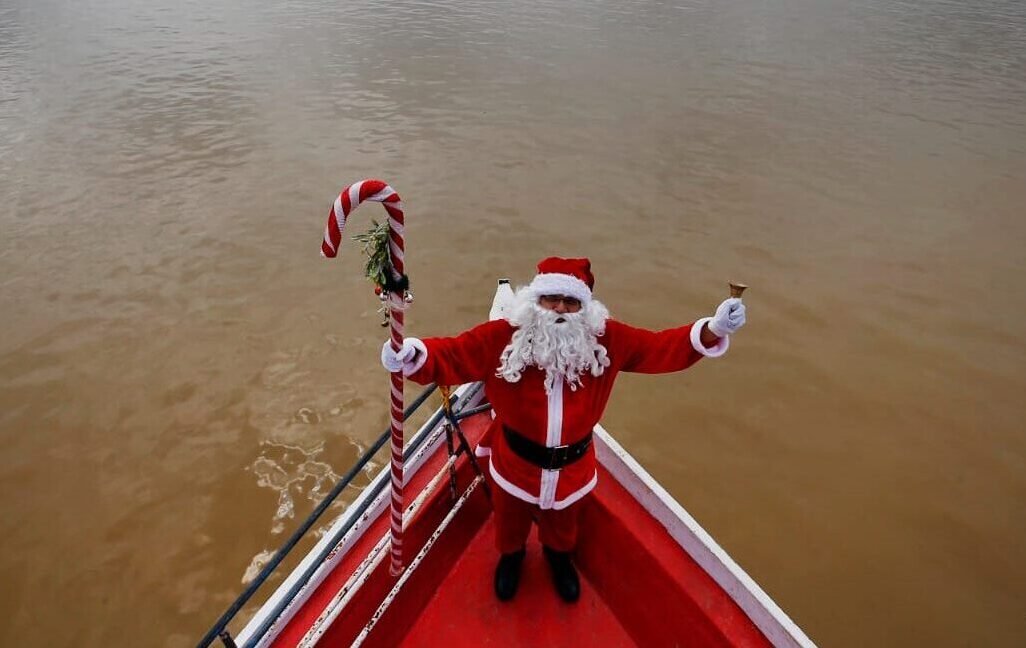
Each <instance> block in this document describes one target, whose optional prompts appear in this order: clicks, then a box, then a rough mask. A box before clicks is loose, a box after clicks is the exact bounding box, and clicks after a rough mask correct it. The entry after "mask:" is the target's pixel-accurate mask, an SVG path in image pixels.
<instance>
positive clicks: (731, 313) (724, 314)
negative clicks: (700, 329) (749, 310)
mask: <svg viewBox="0 0 1026 648" xmlns="http://www.w3.org/2000/svg"><path fill="white" fill-rule="evenodd" d="M744 325H745V305H744V304H742V303H741V300H740V299H739V298H737V297H731V298H730V299H727V300H725V301H724V302H723V303H722V304H720V305H719V306H718V307H717V308H716V314H715V315H713V316H712V319H711V320H709V330H710V331H712V334H713V335H715V336H716V337H727V336H728V335H732V334H734V333H736V332H737V330H738V329H739V328H741V327H742V326H744Z"/></svg>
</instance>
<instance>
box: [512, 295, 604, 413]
mask: <svg viewBox="0 0 1026 648" xmlns="http://www.w3.org/2000/svg"><path fill="white" fill-rule="evenodd" d="M607 319H609V311H608V310H606V307H605V306H603V305H602V304H601V303H600V302H598V301H595V300H594V299H593V300H591V302H589V303H587V304H582V305H581V310H579V311H577V312H576V313H557V312H555V311H551V310H548V309H546V308H542V307H541V306H539V305H538V296H537V295H535V294H534V293H533V292H531V291H529V290H527V289H526V288H521V289H520V290H519V291H517V297H516V302H515V303H514V305H513V312H512V314H511V315H510V318H509V322H510V324H512V325H513V326H515V327H516V329H517V330H516V331H514V333H513V338H512V339H511V340H510V343H509V344H508V345H507V346H506V348H505V349H503V350H502V355H501V356H500V362H499V367H498V372H497V373H496V375H497V376H499V377H500V378H504V379H505V380H507V381H508V382H511V383H515V382H518V381H519V380H520V378H521V376H522V375H523V372H524V369H526V368H527V367H529V366H532V365H533V366H535V367H538V368H539V369H543V370H544V371H545V392H546V393H549V394H551V393H552V390H553V389H555V388H556V386H557V385H558V384H559V380H560V379H561V378H562V379H564V380H566V383H567V385H569V386H570V389H571V390H575V391H576V389H577V388H578V387H580V386H581V376H582V375H583V374H584V372H588V373H590V374H591V375H592V376H595V377H598V376H601V375H602V372H603V371H605V369H606V367H608V366H609V354H608V353H607V352H606V348H605V347H604V346H602V345H601V344H599V342H598V338H599V337H601V336H602V335H604V334H605V332H606V320H607Z"/></svg>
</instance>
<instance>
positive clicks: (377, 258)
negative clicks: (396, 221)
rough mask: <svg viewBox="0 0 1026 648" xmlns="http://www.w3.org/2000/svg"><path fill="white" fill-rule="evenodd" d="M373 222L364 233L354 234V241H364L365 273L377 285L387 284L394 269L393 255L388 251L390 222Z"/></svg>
mask: <svg viewBox="0 0 1026 648" xmlns="http://www.w3.org/2000/svg"><path fill="white" fill-rule="evenodd" d="M371 222H372V223H373V224H372V226H371V228H370V229H369V230H367V231H366V232H364V233H363V234H356V235H355V236H353V240H354V241H358V242H360V243H363V253H364V254H366V255H367V263H366V265H365V266H364V274H365V275H366V276H367V278H368V279H370V280H371V281H373V282H374V284H375V285H377V286H383V285H385V282H386V280H387V279H386V278H387V276H388V275H387V274H386V273H388V272H390V271H391V269H392V257H391V255H390V254H389V252H388V223H378V222H377V221H371Z"/></svg>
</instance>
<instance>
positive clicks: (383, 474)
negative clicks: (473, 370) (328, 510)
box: [235, 383, 484, 648]
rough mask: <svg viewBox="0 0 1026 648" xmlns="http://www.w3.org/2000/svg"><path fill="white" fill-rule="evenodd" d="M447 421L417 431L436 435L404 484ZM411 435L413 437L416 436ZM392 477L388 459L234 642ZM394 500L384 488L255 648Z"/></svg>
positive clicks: (438, 441)
mask: <svg viewBox="0 0 1026 648" xmlns="http://www.w3.org/2000/svg"><path fill="white" fill-rule="evenodd" d="M472 386H473V383H468V384H466V385H461V386H460V387H459V388H457V389H456V390H455V393H456V395H457V396H458V398H462V397H463V395H464V394H466V392H467V391H469V390H470V388H471V387H472ZM483 400H484V390H483V389H479V390H478V391H477V393H476V394H474V395H473V397H472V398H471V399H470V400H469V401H468V402H467V404H466V405H465V407H467V408H471V407H475V406H477V405H478V404H480V403H481V402H482V401H483ZM444 424H445V419H444V418H441V419H439V422H438V424H437V425H436V426H435V427H434V428H432V429H430V430H429V429H427V424H425V425H424V426H423V427H421V428H420V430H418V431H417V433H416V435H414V437H416V436H419V435H422V434H425V435H434V436H433V438H431V439H430V440H429V441H427V442H425V443H424V444H423V445H421V447H420V448H418V450H417V452H416V453H415V454H414V456H412V457H410V460H409V461H408V462H406V466H405V469H404V471H403V472H404V483H408V482H409V480H410V479H412V478H413V476H414V475H416V474H417V471H419V470H420V467H421V466H422V465H423V464H424V462H425V461H426V460H427V458H428V457H430V456H431V455H432V454H433V453H434V452H435V451H436V450H437V449H438V448H439V447H441V445H442V442H443V437H442V435H441V434H440V432H441V429H442V426H443V425H444ZM414 437H411V440H412V439H413V438H414ZM390 480H391V468H390V465H389V463H388V462H387V461H386V462H384V464H383V465H382V467H381V470H380V471H379V472H378V474H377V476H375V478H374V479H373V480H372V481H371V483H370V484H369V485H368V486H367V487H366V488H364V489H363V491H362V492H361V493H360V495H359V496H357V498H356V499H355V500H354V501H353V503H352V504H350V505H349V506H348V507H346V510H345V511H343V512H342V514H341V515H340V516H339V517H338V519H337V520H335V522H334V523H333V524H332V525H331V528H330V529H329V530H328V531H327V532H326V533H325V534H324V535H323V536H321V539H320V540H318V541H317V544H316V545H314V547H313V548H312V549H311V550H310V551H309V552H308V553H307V555H306V556H304V557H303V560H302V561H301V562H300V563H299V565H298V566H296V568H295V569H293V570H292V572H291V573H289V575H288V576H287V577H286V578H285V580H284V581H283V582H282V584H281V585H279V586H278V588H277V589H276V590H275V591H274V593H273V594H271V596H270V597H269V598H268V599H267V601H266V602H265V603H264V604H263V605H262V606H260V609H259V610H257V612H256V614H254V615H253V618H251V619H250V620H249V622H248V623H247V624H246V626H245V627H244V628H243V629H242V631H241V632H239V634H238V635H237V636H236V639H235V642H236V643H237V644H238V645H240V646H244V645H246V644H247V643H248V642H249V640H250V637H251V636H252V635H253V634H254V633H255V632H256V631H257V629H258V628H259V627H260V626H261V625H262V624H263V622H264V621H265V620H266V618H267V616H268V615H270V614H271V612H272V611H273V610H274V608H275V607H276V606H277V605H278V604H279V602H280V601H281V600H282V599H283V598H284V597H285V596H286V595H287V594H288V591H289V590H290V589H291V588H292V586H293V585H294V584H295V582H296V581H297V580H298V579H299V576H300V575H301V574H302V573H303V572H304V571H306V569H307V568H308V567H309V566H310V565H311V564H313V561H314V560H315V558H316V557H317V555H318V554H320V552H321V551H323V550H324V549H325V548H326V547H327V546H328V545H329V544H330V542H331V538H332V537H333V536H334V535H335V534H336V533H337V532H338V531H339V530H340V529H341V528H342V527H344V526H345V525H346V524H348V523H349V520H351V519H352V518H353V517H354V516H355V513H356V510H357V508H359V505H361V504H362V503H363V502H364V501H366V500H367V499H368V498H369V497H370V494H371V493H372V492H373V491H374V489H375V487H376V486H377V484H378V482H388V481H390ZM390 501H391V495H390V491H389V489H388V488H387V487H386V488H383V489H382V491H381V493H380V494H379V495H378V497H377V498H375V499H374V501H373V502H372V503H371V505H370V506H369V507H368V508H367V510H366V511H365V512H364V514H363V516H361V517H360V519H359V520H358V521H357V522H356V523H354V525H353V528H352V529H350V530H349V532H348V533H347V534H346V535H345V536H343V537H342V539H341V540H340V541H339V543H338V545H337V546H336V547H335V548H334V549H333V550H332V552H331V553H329V554H328V557H327V558H325V559H324V561H323V562H322V563H321V564H320V565H319V566H318V567H317V570H316V571H315V572H314V573H313V575H312V576H311V577H310V580H309V581H308V582H307V584H306V585H305V586H304V587H303V588H302V589H301V590H300V591H299V592H298V593H297V594H296V596H295V597H294V598H293V599H292V600H291V601H290V602H289V604H288V606H287V607H286V608H285V610H283V611H282V613H281V616H279V617H278V619H277V620H275V623H274V625H272V626H271V628H270V629H269V630H268V631H267V633H266V634H265V635H264V636H263V638H262V639H261V641H260V642H258V643H257V644H256V645H255V646H254V647H253V648H265V647H266V646H268V645H270V643H271V642H273V641H274V639H275V638H276V637H277V636H278V633H279V632H280V631H281V629H282V627H284V625H285V624H286V623H287V622H288V621H289V620H290V619H291V618H292V616H293V615H294V614H295V613H296V611H298V610H299V608H301V607H302V605H303V603H305V602H306V600H307V599H308V598H309V597H310V595H311V594H312V593H313V592H314V591H316V589H317V587H318V586H319V585H320V584H321V583H322V582H323V581H324V579H325V578H326V577H327V575H328V574H329V573H331V571H332V570H333V569H334V568H335V567H336V566H337V565H338V563H339V562H340V561H341V560H342V557H343V556H345V555H346V553H347V552H348V551H349V549H350V548H351V547H352V546H353V544H355V543H356V541H357V540H359V539H360V538H361V537H362V536H363V534H364V532H365V531H366V530H367V528H368V527H369V526H370V523H371V522H373V521H374V520H375V519H377V517H378V516H379V515H381V513H382V511H384V510H385V508H386V507H387V506H388V504H389V503H390Z"/></svg>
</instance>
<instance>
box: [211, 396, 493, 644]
mask: <svg viewBox="0 0 1026 648" xmlns="http://www.w3.org/2000/svg"><path fill="white" fill-rule="evenodd" d="M482 386H483V385H482V384H481V383H477V384H475V385H473V386H472V387H471V388H470V389H469V390H468V391H467V393H466V394H464V403H466V402H468V401H469V400H470V399H472V398H473V397H474V396H475V395H476V393H477V392H478V391H479V390H480V389H481V387H482ZM435 388H436V386H435V385H434V384H432V385H428V387H427V388H426V389H425V390H424V391H423V392H421V394H420V395H419V396H417V398H416V399H415V400H414V401H413V402H412V403H410V405H409V406H408V407H407V408H406V410H405V411H404V413H403V418H404V419H408V418H409V417H410V415H411V414H413V413H414V412H415V411H417V409H418V408H419V407H420V406H421V405H422V404H423V403H424V401H426V400H427V399H428V397H429V396H430V395H431V394H432V392H434V390H435ZM457 400H458V397H457V396H456V395H455V394H454V395H453V396H452V397H451V400H450V403H453V404H454V403H456V401H457ZM490 407H491V406H490V405H483V406H479V407H475V408H473V409H470V410H466V411H460V412H457V413H456V417H457V418H458V419H463V418H466V417H468V416H472V415H474V414H478V413H480V412H484V411H487V410H488V409H490ZM454 412H455V408H454ZM443 416H444V412H443V411H442V409H439V410H438V411H436V412H435V413H434V414H433V415H432V416H431V418H430V419H428V421H427V422H426V423H425V424H424V425H423V426H422V428H421V429H424V430H425V431H428V432H429V431H430V430H432V429H433V428H434V427H435V426H436V425H437V424H438V422H439V421H441V419H442V417H443ZM390 435H391V429H386V430H385V431H384V433H382V434H381V436H379V437H378V439H377V440H376V441H375V442H374V445H372V446H371V447H369V448H368V449H367V450H366V452H364V453H363V455H361V456H360V458H359V459H357V461H356V463H355V464H353V466H352V467H351V468H350V469H349V470H348V471H347V472H346V474H345V475H343V476H342V477H340V478H339V480H338V482H337V483H336V484H335V486H334V487H333V488H332V489H331V491H330V492H329V493H328V494H327V495H325V497H324V499H323V500H321V503H320V504H318V505H317V508H315V509H314V510H313V512H312V513H310V516H309V517H307V518H306V520H305V521H304V522H303V524H301V525H300V526H299V528H298V529H296V531H295V533H293V534H292V536H291V537H290V538H289V539H288V540H287V541H286V542H285V544H284V545H282V547H281V548H280V549H279V550H278V551H277V552H276V553H275V554H274V557H272V558H271V560H270V561H269V562H268V563H267V564H266V565H265V566H264V568H263V569H262V570H261V571H260V573H259V574H258V575H257V577H256V578H254V579H253V581H252V582H251V583H250V584H249V585H248V586H247V587H246V589H245V591H243V592H242V594H240V595H239V597H238V598H237V599H235V602H234V603H232V604H231V605H230V606H229V607H228V609H227V610H226V611H225V613H224V614H222V615H221V617H220V618H219V619H218V620H217V622H216V623H215V624H214V626H213V627H212V628H210V630H209V631H208V632H207V634H206V635H204V636H203V638H202V639H201V640H200V642H199V644H197V648H207V647H208V646H210V644H211V643H213V642H214V641H215V640H216V639H218V638H220V639H221V641H222V643H223V644H224V645H225V646H226V648H235V642H234V640H233V639H232V637H231V633H230V632H228V630H227V627H228V624H229V623H230V622H231V621H232V619H234V618H235V615H236V614H238V613H239V610H241V609H242V606H244V605H245V604H246V603H247V602H248V601H249V599H250V598H252V597H253V595H254V594H255V593H256V591H257V590H258V589H259V588H260V586H261V585H263V583H264V582H265V581H266V580H267V579H268V578H269V577H270V576H271V574H273V573H274V571H275V569H277V568H278V565H280V564H281V562H282V561H283V560H284V559H285V557H286V556H288V554H289V552H290V551H292V549H293V548H294V547H295V546H296V545H297V544H298V543H299V541H300V540H301V539H302V538H303V536H304V535H305V534H306V533H307V531H309V530H310V529H311V528H312V527H313V525H314V524H316V523H317V520H318V519H320V517H321V515H323V514H324V512H325V511H326V510H327V509H328V507H329V506H331V504H332V503H333V502H334V501H335V499H336V498H337V497H338V496H339V495H340V494H341V493H342V491H343V490H345V489H346V487H347V486H349V484H350V483H351V482H352V481H353V479H354V478H355V477H356V476H357V475H358V474H360V472H361V471H362V470H363V469H364V467H366V465H367V464H368V463H370V460H371V459H373V457H374V455H375V454H377V452H378V451H379V450H381V448H382V447H384V445H385V444H386V443H387V442H388V440H389V437H390ZM427 437H428V434H422V435H417V436H415V437H414V438H413V439H411V441H410V443H409V444H407V446H406V447H405V448H404V449H403V459H404V460H408V459H409V458H410V457H411V456H412V455H413V453H414V452H416V451H417V449H418V448H419V447H420V445H421V444H423V443H424V441H425V440H426V438H427ZM388 483H389V480H387V479H385V480H381V481H380V482H378V483H377V484H376V485H375V486H374V488H373V491H372V492H371V493H369V494H368V495H367V496H366V497H364V498H363V499H362V501H361V503H360V505H359V507H358V509H357V510H355V511H353V512H351V513H350V515H349V516H348V517H349V521H348V523H347V524H346V525H344V526H343V527H342V528H340V529H338V531H336V533H335V534H334V535H333V536H332V538H331V541H330V542H328V543H326V544H325V545H324V548H323V549H322V551H321V552H320V553H319V555H318V556H317V558H316V559H315V560H314V561H313V562H311V563H310V564H309V565H308V566H307V568H306V569H305V570H304V571H303V573H302V574H301V576H300V577H299V579H298V580H297V581H296V582H295V583H293V585H292V587H291V588H290V589H289V591H288V593H287V594H286V595H285V596H284V597H282V599H281V600H280V601H278V603H277V604H276V605H275V608H274V610H272V612H271V613H270V614H268V615H267V616H266V618H265V619H264V621H263V623H262V624H261V625H260V627H259V628H258V629H257V631H256V632H255V633H254V634H253V636H252V637H251V638H250V640H249V641H248V642H247V646H252V645H255V643H256V642H258V641H260V639H261V638H262V637H263V636H264V634H266V633H267V631H268V630H269V629H270V627H271V625H272V624H273V623H274V621H275V620H276V619H277V618H278V617H279V616H280V615H281V613H282V612H284V611H285V608H286V607H287V606H288V605H289V603H290V602H291V601H292V600H293V598H295V596H296V594H298V593H299V591H300V590H301V589H302V588H303V587H304V586H305V585H306V584H307V582H309V580H310V578H311V577H312V576H313V574H314V572H315V571H316V570H317V569H318V568H319V567H320V565H321V563H322V562H323V561H324V559H325V558H326V557H327V555H328V554H329V553H331V551H332V549H334V547H335V546H336V545H337V544H338V542H340V541H341V539H342V538H343V537H344V536H345V534H346V533H348V532H349V530H350V529H351V528H352V526H353V524H355V522H356V521H357V520H359V519H360V516H362V515H363V513H364V512H365V511H366V510H367V509H368V508H369V507H370V505H371V503H372V502H373V501H374V500H375V499H376V498H377V496H378V494H380V492H381V491H382V490H384V488H385V486H386V485H387V484H388Z"/></svg>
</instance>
